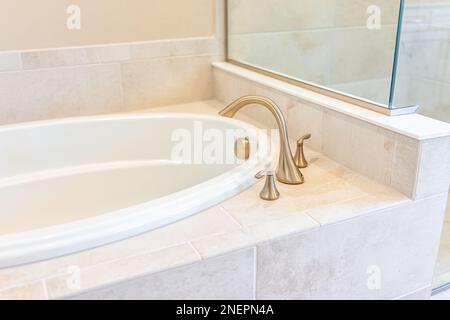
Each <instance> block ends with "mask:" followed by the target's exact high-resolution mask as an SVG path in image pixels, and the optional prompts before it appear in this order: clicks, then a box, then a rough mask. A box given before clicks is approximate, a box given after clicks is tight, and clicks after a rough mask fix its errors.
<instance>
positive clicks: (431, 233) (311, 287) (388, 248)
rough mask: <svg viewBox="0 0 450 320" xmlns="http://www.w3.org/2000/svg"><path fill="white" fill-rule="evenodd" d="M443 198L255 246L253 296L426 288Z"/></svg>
mask: <svg viewBox="0 0 450 320" xmlns="http://www.w3.org/2000/svg"><path fill="white" fill-rule="evenodd" d="M445 200H446V199H445V197H444V196H443V195H441V196H438V197H434V198H430V199H427V200H423V201H421V202H420V203H416V204H409V205H406V206H402V207H399V208H389V209H385V210H384V211H383V212H382V213H380V214H374V215H366V216H362V217H360V218H358V219H353V220H351V221H349V222H347V223H337V224H333V225H330V226H325V227H323V228H319V229H315V230H312V231H310V232H307V233H303V234H300V235H295V236H292V237H289V238H285V239H282V240H279V241H273V242H271V243H266V244H261V245H258V264H257V298H258V299H393V298H395V297H398V296H400V295H402V294H403V293H404V292H405V291H406V292H412V291H413V290H416V289H417V287H420V286H423V287H424V286H428V285H429V284H430V282H431V275H432V269H433V268H434V263H435V259H436V254H437V246H438V242H439V229H440V226H441V221H442V217H443V211H444V204H445ZM406 221H407V222H406ZM419 226H420V227H419ZM412 234H413V236H412ZM336 239H340V240H339V241H336ZM318 248H320V250H318ZM430 248H436V249H432V250H430ZM399 257H401V259H399ZM417 257H420V263H418V261H417ZM371 277H377V279H376V284H374V285H372V284H373V282H372V281H373V279H374V278H371ZM378 283H379V285H378Z"/></svg>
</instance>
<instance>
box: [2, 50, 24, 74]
mask: <svg viewBox="0 0 450 320" xmlns="http://www.w3.org/2000/svg"><path fill="white" fill-rule="evenodd" d="M21 68H22V61H21V59H20V53H18V52H12V53H0V72H3V71H15V70H20V69H21Z"/></svg>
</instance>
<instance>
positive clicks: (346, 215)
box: [306, 192, 410, 225]
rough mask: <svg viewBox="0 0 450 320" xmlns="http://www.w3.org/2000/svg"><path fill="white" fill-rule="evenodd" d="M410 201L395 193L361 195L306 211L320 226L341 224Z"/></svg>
mask: <svg viewBox="0 0 450 320" xmlns="http://www.w3.org/2000/svg"><path fill="white" fill-rule="evenodd" d="M406 202H410V200H409V199H408V198H407V197H406V196H404V195H402V194H400V193H397V192H380V193H373V194H367V195H362V196H360V197H358V198H354V199H350V200H345V201H341V202H337V203H333V204H331V205H328V206H322V207H318V208H314V209H311V210H308V211H306V214H308V215H309V216H311V217H312V218H314V220H316V221H317V222H319V223H320V224H321V225H327V224H331V223H336V222H341V221H345V220H349V219H353V218H356V217H358V216H362V215H364V214H369V213H372V212H376V211H377V210H383V209H385V208H388V207H390V206H395V205H397V206H398V205H400V204H404V203H406Z"/></svg>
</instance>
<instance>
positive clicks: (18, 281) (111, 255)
mask: <svg viewBox="0 0 450 320" xmlns="http://www.w3.org/2000/svg"><path fill="white" fill-rule="evenodd" d="M220 106H221V105H220V104H218V103H217V102H215V101H207V102H197V103H192V104H189V105H178V106H173V107H165V108H157V109H152V111H164V112H166V111H167V112H168V111H175V112H179V111H183V112H185V110H194V112H199V113H216V112H217V110H218V108H219V107H220ZM241 119H244V120H250V119H248V118H247V119H245V117H243V118H241ZM250 122H252V123H253V124H255V123H254V122H253V121H250ZM306 155H307V157H308V159H309V160H310V166H309V167H308V168H306V169H303V173H304V175H305V179H306V183H305V184H303V185H299V186H287V185H283V184H280V183H278V187H279V190H280V192H281V198H280V199H279V200H278V201H275V202H265V201H262V200H261V199H259V197H258V193H259V191H260V190H261V188H262V182H259V183H258V184H256V185H254V186H253V187H251V188H250V189H248V190H247V191H245V192H243V193H241V194H240V195H238V196H236V197H234V198H232V199H229V200H227V201H225V202H223V203H222V204H220V205H218V206H216V207H213V208H211V209H209V210H207V211H204V212H202V213H199V214H197V215H195V216H193V217H190V218H188V219H185V220H183V221H180V222H177V223H175V224H172V225H169V226H167V227H165V228H161V229H158V230H155V231H151V232H148V233H145V234H142V235H140V236H137V237H133V238H130V239H127V240H124V241H120V242H117V243H114V244H110V245H107V246H103V247H99V248H96V249H92V250H89V251H84V252H80V253H77V254H72V255H68V256H65V257H61V258H56V259H52V260H49V261H43V262H39V263H34V264H30V265H26V266H20V267H14V268H9V269H3V270H0V299H5V298H7V299H8V298H12V299H14V298H25V299H27V298H30V299H48V298H50V299H54V298H61V297H66V296H71V295H74V294H78V293H80V292H83V291H86V290H90V289H94V288H98V287H101V286H104V285H107V284H112V283H114V282H119V281H122V280H127V279H131V278H136V277H139V276H142V275H145V274H149V273H156V272H160V271H163V270H168V269H172V268H176V267H179V266H183V265H187V264H191V263H194V262H197V261H200V260H202V259H208V258H211V257H215V256H219V255H222V254H224V253H227V252H231V251H235V250H239V249H241V248H246V247H250V246H253V245H255V244H258V243H261V242H264V241H268V240H271V239H276V238H281V237H287V236H289V235H293V234H298V233H302V232H308V231H311V230H313V229H317V228H322V227H324V226H327V225H330V224H336V223H340V222H342V221H345V220H349V219H357V218H358V217H360V216H362V215H366V214H369V213H373V212H377V211H379V210H382V209H386V208H389V207H394V206H398V205H401V204H405V203H408V202H411V201H412V200H410V199H408V198H407V197H406V196H404V195H402V194H400V193H399V192H397V191H395V190H393V189H392V188H389V187H386V186H384V185H381V184H378V183H376V182H373V181H372V180H370V179H367V178H365V177H364V176H362V175H359V174H356V173H354V172H352V171H350V170H349V169H347V168H345V167H343V166H342V165H340V164H338V163H336V162H334V161H332V160H330V159H328V158H326V157H325V156H323V155H322V154H320V153H317V152H314V151H312V150H309V149H308V150H306ZM80 279H81V281H79V280H80Z"/></svg>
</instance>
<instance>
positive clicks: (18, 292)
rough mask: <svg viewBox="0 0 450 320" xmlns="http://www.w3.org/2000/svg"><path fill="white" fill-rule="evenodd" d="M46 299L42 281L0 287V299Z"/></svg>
mask: <svg viewBox="0 0 450 320" xmlns="http://www.w3.org/2000/svg"><path fill="white" fill-rule="evenodd" d="M44 299H47V296H46V292H45V288H44V283H43V282H42V281H38V282H34V283H29V284H25V285H22V286H17V287H13V288H9V289H4V290H2V289H0V300H44Z"/></svg>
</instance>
